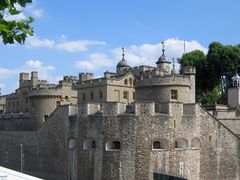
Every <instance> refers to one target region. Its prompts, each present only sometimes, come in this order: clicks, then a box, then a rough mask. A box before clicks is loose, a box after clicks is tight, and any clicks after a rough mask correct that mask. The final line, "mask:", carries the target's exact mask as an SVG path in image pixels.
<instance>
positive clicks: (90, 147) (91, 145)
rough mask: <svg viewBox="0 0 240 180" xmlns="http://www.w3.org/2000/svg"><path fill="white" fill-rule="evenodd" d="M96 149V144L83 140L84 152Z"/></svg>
mask: <svg viewBox="0 0 240 180" xmlns="http://www.w3.org/2000/svg"><path fill="white" fill-rule="evenodd" d="M95 148H96V142H95V141H93V140H85V141H84V142H83V149H84V150H93V149H95Z"/></svg>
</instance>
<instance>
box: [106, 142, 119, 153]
mask: <svg viewBox="0 0 240 180" xmlns="http://www.w3.org/2000/svg"><path fill="white" fill-rule="evenodd" d="M120 149H121V143H120V141H109V142H106V151H119V150H120Z"/></svg>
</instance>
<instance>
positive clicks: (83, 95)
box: [82, 93, 86, 101]
mask: <svg viewBox="0 0 240 180" xmlns="http://www.w3.org/2000/svg"><path fill="white" fill-rule="evenodd" d="M85 99H86V96H85V93H82V100H83V101H85Z"/></svg>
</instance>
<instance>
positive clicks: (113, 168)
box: [110, 163, 118, 178]
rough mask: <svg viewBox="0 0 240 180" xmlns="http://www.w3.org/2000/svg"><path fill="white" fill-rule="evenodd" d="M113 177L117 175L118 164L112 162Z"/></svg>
mask: <svg viewBox="0 0 240 180" xmlns="http://www.w3.org/2000/svg"><path fill="white" fill-rule="evenodd" d="M110 169H111V177H112V178H114V177H117V170H118V168H117V164H112V163H111V168H110Z"/></svg>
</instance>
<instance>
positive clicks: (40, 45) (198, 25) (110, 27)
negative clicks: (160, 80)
mask: <svg viewBox="0 0 240 180" xmlns="http://www.w3.org/2000/svg"><path fill="white" fill-rule="evenodd" d="M239 7H240V1H238V0H229V1H227V0H181V1H179V0H148V1H144V0H142V1H139V0H138V1H137V0H128V1H127V0H122V1H114V0H102V1H97V0H88V1H79V0H78V1H77V0H73V1H59V0H58V1H57V0H51V1H49V0H41V1H40V0H35V1H34V2H33V3H32V4H29V6H28V7H27V8H26V9H22V10H23V13H22V14H21V15H20V16H17V17H14V18H15V19H19V18H25V17H27V16H29V15H31V16H34V17H35V22H34V23H33V26H34V31H35V35H34V37H30V38H28V39H27V41H26V43H25V45H23V46H21V45H17V44H15V45H7V46H5V45H3V43H0V53H1V56H0V62H1V65H0V87H1V88H2V93H3V94H6V93H10V92H12V91H13V90H14V89H15V88H16V87H17V83H18V73H19V72H21V71H26V72H30V71H33V70H37V71H39V76H40V78H41V79H47V80H49V82H57V80H59V78H61V76H63V75H78V73H79V72H86V71H88V72H93V73H94V74H95V75H96V76H101V75H102V73H103V72H104V71H106V70H109V71H115V65H116V63H117V62H118V61H119V60H120V59H121V47H122V46H123V45H124V46H125V52H126V59H127V61H128V62H129V64H130V65H131V66H137V65H142V64H146V65H153V66H155V62H156V60H157V58H158V57H159V56H160V55H161V41H163V40H165V41H166V54H167V55H168V57H169V58H170V59H171V58H172V57H174V58H178V57H180V56H181V55H182V53H183V42H184V41H183V40H184V39H185V40H186V51H191V50H194V49H201V50H203V51H204V52H207V47H208V45H209V44H210V43H211V42H213V41H219V42H221V43H222V44H230V45H236V44H239V43H240V31H239V29H240V21H239V19H240V11H239ZM10 18H11V17H10Z"/></svg>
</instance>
